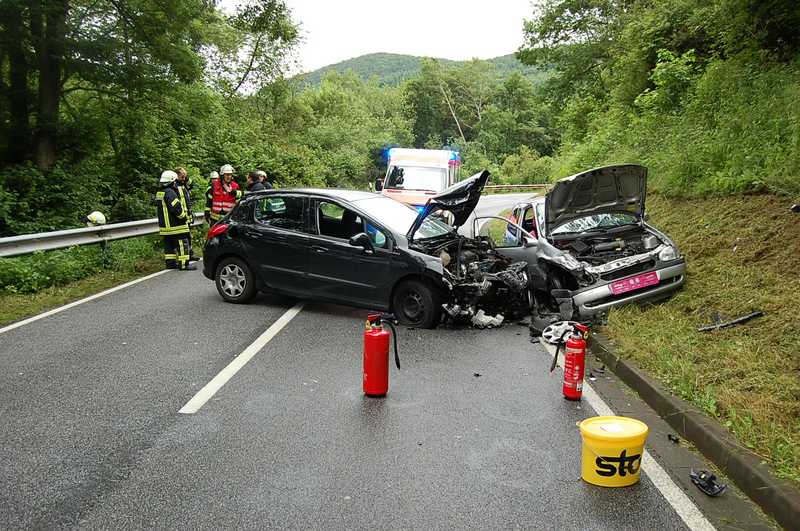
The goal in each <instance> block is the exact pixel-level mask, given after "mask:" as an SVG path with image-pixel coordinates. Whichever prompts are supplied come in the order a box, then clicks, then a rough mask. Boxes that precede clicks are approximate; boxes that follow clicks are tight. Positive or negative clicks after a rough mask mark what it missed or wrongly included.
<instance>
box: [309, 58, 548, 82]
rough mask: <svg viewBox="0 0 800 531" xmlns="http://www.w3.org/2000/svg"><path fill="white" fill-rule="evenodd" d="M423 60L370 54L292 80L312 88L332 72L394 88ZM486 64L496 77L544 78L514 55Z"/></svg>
mask: <svg viewBox="0 0 800 531" xmlns="http://www.w3.org/2000/svg"><path fill="white" fill-rule="evenodd" d="M424 59H425V58H423V57H418V56H415V55H403V54H396V53H371V54H367V55H361V56H359V57H354V58H352V59H347V60H346V61H341V62H339V63H335V64H332V65H328V66H323V67H322V68H318V69H317V70H313V71H311V72H306V73H303V74H298V75H297V76H295V80H296V81H299V82H301V83H303V84H307V85H310V86H314V87H316V86H319V84H320V83H321V82H322V79H323V78H324V77H325V76H326V75H328V74H331V73H334V72H336V73H339V74H344V73H347V72H351V71H352V72H353V73H355V74H356V76H358V77H359V78H361V79H363V80H365V81H369V80H373V79H374V80H375V81H376V82H377V83H378V84H379V85H387V86H397V85H400V84H401V83H402V82H403V81H406V80H407V79H410V78H412V77H414V76H416V75H418V74H419V73H420V71H421V69H422V63H423V61H424ZM436 60H437V61H438V62H439V63H441V64H443V65H449V66H456V65H459V64H463V63H464V62H465V61H452V60H450V59H442V58H436ZM486 61H487V62H488V63H491V64H492V65H493V66H494V67H495V71H496V72H497V75H498V76H500V77H505V76H508V75H510V74H511V73H512V72H521V73H522V74H523V75H524V76H525V77H528V78H530V79H531V80H533V81H535V82H541V81H544V80H545V79H546V78H547V69H546V68H545V69H542V68H537V67H533V66H530V65H524V64H522V63H521V62H520V61H519V59H517V57H516V55H514V54H508V55H502V56H500V57H495V58H493V59H487V60H486Z"/></svg>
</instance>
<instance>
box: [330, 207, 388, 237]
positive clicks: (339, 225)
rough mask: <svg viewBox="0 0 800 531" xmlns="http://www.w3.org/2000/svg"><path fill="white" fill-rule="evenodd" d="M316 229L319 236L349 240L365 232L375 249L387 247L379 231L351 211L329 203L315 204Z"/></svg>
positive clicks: (382, 234) (383, 235)
mask: <svg viewBox="0 0 800 531" xmlns="http://www.w3.org/2000/svg"><path fill="white" fill-rule="evenodd" d="M317 227H318V229H319V234H320V235H321V236H329V237H331V238H339V239H342V240H349V239H350V238H351V237H352V236H355V235H356V234H358V233H359V232H366V233H367V235H368V236H369V238H370V240H371V241H372V245H374V246H375V247H378V248H382V249H385V248H387V247H388V246H389V243H388V240H387V238H386V235H385V234H384V233H383V232H381V230H380V229H378V228H377V227H375V226H374V225H372V224H371V223H368V222H366V221H365V220H364V219H363V218H362V217H361V216H360V215H359V214H357V213H355V212H353V211H352V210H349V209H347V208H344V207H342V206H341V205H338V204H336V203H331V202H329V201H319V202H318V203H317Z"/></svg>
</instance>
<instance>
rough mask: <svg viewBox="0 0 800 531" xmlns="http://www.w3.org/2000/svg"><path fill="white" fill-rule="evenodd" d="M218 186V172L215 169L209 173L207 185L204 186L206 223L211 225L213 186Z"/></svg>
mask: <svg viewBox="0 0 800 531" xmlns="http://www.w3.org/2000/svg"><path fill="white" fill-rule="evenodd" d="M215 186H219V173H217V172H216V171H212V172H211V175H209V180H208V186H206V193H205V197H206V208H205V218H206V223H208V224H209V225H213V223H211V203H212V202H213V200H214V187H215Z"/></svg>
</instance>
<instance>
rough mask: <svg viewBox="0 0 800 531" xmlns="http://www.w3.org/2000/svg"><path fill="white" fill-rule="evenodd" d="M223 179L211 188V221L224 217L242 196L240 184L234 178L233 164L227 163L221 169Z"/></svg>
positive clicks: (214, 221)
mask: <svg viewBox="0 0 800 531" xmlns="http://www.w3.org/2000/svg"><path fill="white" fill-rule="evenodd" d="M219 173H220V174H221V175H222V179H220V181H219V186H214V187H212V190H211V213H210V214H211V223H216V222H217V221H219V220H221V219H222V218H224V217H225V216H226V215H227V214H228V212H230V211H231V210H233V207H234V206H236V202H237V201H238V200H239V199H241V198H242V191H241V190H240V189H239V184H238V183H237V182H236V181H234V180H233V166H231V165H230V164H225V165H224V166H222V167H221V168H220V169H219Z"/></svg>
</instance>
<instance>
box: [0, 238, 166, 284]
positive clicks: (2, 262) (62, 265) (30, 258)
mask: <svg viewBox="0 0 800 531" xmlns="http://www.w3.org/2000/svg"><path fill="white" fill-rule="evenodd" d="M161 252H162V250H161V240H160V239H159V238H158V237H157V236H146V237H141V238H132V239H130V240H121V241H116V242H110V243H109V244H108V246H107V247H106V250H105V251H103V250H102V249H101V248H100V246H99V245H87V246H82V247H73V248H70V249H61V250H57V251H45V252H39V253H34V254H32V255H27V256H20V257H14V258H0V293H35V292H37V291H39V290H41V289H44V288H48V287H51V286H62V285H64V284H67V283H69V282H73V281H75V280H80V279H82V278H85V277H87V276H89V275H92V274H94V273H98V272H100V271H103V270H113V271H124V272H136V271H142V270H144V265H145V263H146V262H148V261H155V260H160V256H161Z"/></svg>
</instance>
